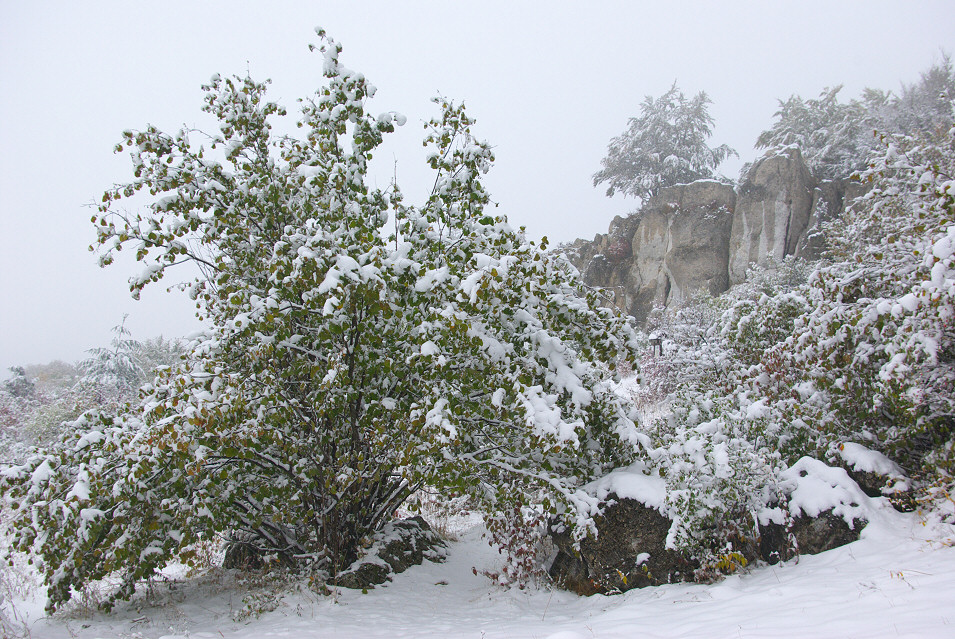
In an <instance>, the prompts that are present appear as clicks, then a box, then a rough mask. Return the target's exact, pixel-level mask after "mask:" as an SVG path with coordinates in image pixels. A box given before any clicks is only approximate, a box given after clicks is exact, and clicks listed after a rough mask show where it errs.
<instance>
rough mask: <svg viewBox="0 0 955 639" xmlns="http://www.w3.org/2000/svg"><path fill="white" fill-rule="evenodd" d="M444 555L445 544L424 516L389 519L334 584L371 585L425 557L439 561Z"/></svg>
mask: <svg viewBox="0 0 955 639" xmlns="http://www.w3.org/2000/svg"><path fill="white" fill-rule="evenodd" d="M446 557H447V544H446V543H445V542H444V541H443V540H442V539H441V538H440V537H438V535H437V534H436V533H435V532H434V531H433V530H431V526H429V525H428V522H426V521H425V520H424V519H422V518H421V517H411V518H409V519H402V520H398V521H392V522H389V523H387V524H385V525H384V526H383V527H382V529H381V530H380V531H379V532H378V533H377V534H376V535H375V537H374V539H373V540H372V543H371V546H370V547H369V549H368V552H366V553H365V555H364V556H363V557H362V558H361V559H359V560H358V561H356V562H355V563H354V564H352V565H351V566H350V567H349V568H348V570H346V571H344V572H342V573H340V574H339V575H338V576H337V577H336V578H335V580H334V584H335V585H336V586H341V587H342V588H354V589H366V588H373V587H374V586H376V585H378V584H383V583H385V582H386V581H388V580H390V579H391V575H392V574H396V573H400V572H404V571H405V570H407V569H408V568H410V567H411V566H417V565H420V564H421V563H422V562H423V561H424V560H425V559H427V560H428V561H435V562H442V561H444V560H445V558H446Z"/></svg>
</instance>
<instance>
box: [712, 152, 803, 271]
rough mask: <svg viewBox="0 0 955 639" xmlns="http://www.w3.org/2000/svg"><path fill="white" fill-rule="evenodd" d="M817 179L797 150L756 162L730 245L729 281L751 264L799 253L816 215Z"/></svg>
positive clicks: (744, 186) (744, 187)
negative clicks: (814, 208) (798, 247)
mask: <svg viewBox="0 0 955 639" xmlns="http://www.w3.org/2000/svg"><path fill="white" fill-rule="evenodd" d="M815 186H816V185H815V181H814V180H813V178H812V175H810V173H809V169H807V168H806V164H805V162H803V159H802V155H801V154H800V153H799V150H798V149H795V148H794V149H792V150H791V151H790V152H788V153H780V154H778V155H770V156H767V157H764V158H763V159H761V160H760V161H759V162H756V163H755V164H754V165H753V166H752V168H751V169H750V170H749V173H748V174H747V175H746V178H745V179H744V180H743V181H742V182H741V183H740V185H739V193H738V197H737V205H736V212H735V214H734V215H733V230H732V233H731V234H730V242H729V246H728V252H729V264H730V266H729V272H730V283H732V284H738V283H739V282H742V281H743V280H744V279H745V278H746V269H747V268H748V267H749V265H750V264H766V263H767V262H768V261H769V260H771V259H776V260H781V259H783V258H784V257H786V256H787V255H794V254H795V253H796V247H797V246H798V245H799V243H800V241H801V240H802V239H803V238H804V236H805V232H806V229H807V228H808V227H809V218H810V216H811V214H812V204H813V192H814V190H815Z"/></svg>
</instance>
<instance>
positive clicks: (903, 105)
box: [756, 55, 955, 179]
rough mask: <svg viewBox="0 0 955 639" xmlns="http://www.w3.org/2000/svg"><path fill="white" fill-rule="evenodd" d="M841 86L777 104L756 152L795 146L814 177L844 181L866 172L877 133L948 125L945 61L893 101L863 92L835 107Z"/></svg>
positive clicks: (950, 88)
mask: <svg viewBox="0 0 955 639" xmlns="http://www.w3.org/2000/svg"><path fill="white" fill-rule="evenodd" d="M841 90H842V86H841V85H840V86H836V87H832V88H826V89H823V90H822V92H821V93H820V94H819V97H818V98H810V99H808V100H804V99H803V98H801V97H800V96H798V95H793V96H791V97H790V98H789V99H788V100H785V101H783V100H780V102H779V110H778V111H776V114H775V116H776V121H775V122H774V123H773V126H772V127H770V128H769V129H768V130H766V131H763V132H762V133H761V134H760V135H759V137H758V138H757V140H756V148H765V149H770V150H774V149H779V148H783V147H786V146H789V145H796V146H798V147H799V149H800V151H801V152H802V156H803V158H804V159H805V160H806V163H807V165H808V166H809V168H810V169H811V170H812V172H813V174H814V175H815V176H816V177H818V178H821V179H840V178H847V177H849V176H850V175H852V173H853V172H855V171H861V170H863V169H865V168H866V167H867V166H868V162H869V160H870V156H872V155H873V154H875V155H878V154H879V153H880V150H881V148H882V147H881V144H880V141H879V137H878V135H876V134H875V132H876V131H878V132H880V133H882V134H891V135H908V136H914V135H937V134H939V133H940V132H943V131H945V130H947V129H948V127H950V126H951V125H952V114H951V108H950V104H951V100H952V99H953V97H955V69H953V67H952V61H951V58H950V57H949V56H947V55H946V56H943V58H942V60H941V61H940V62H938V63H936V64H934V65H932V66H931V67H930V68H929V69H928V70H927V71H925V72H923V73H922V74H921V76H920V78H919V81H918V82H915V83H912V84H903V85H902V87H901V89H900V91H899V93H898V95H896V94H894V93H892V92H891V91H882V90H879V89H872V88H866V89H865V90H864V91H863V92H862V97H861V98H860V99H852V100H849V101H848V102H840V101H839V97H838V94H839V92H840V91H841Z"/></svg>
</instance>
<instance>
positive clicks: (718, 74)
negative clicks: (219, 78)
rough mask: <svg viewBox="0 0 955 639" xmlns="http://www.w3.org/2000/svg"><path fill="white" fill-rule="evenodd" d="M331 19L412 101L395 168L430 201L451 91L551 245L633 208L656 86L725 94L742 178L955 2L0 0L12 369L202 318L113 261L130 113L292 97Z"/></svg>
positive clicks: (356, 54) (143, 118) (346, 42)
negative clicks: (262, 82) (118, 150)
mask: <svg viewBox="0 0 955 639" xmlns="http://www.w3.org/2000/svg"><path fill="white" fill-rule="evenodd" d="M315 26H322V27H324V28H325V29H326V30H327V31H328V32H329V34H330V35H331V36H332V37H334V38H335V39H337V40H338V41H339V42H341V43H342V45H343V46H344V52H343V55H342V58H341V60H342V62H343V63H344V64H345V65H346V66H348V67H350V68H352V69H355V70H358V71H361V72H362V73H364V74H365V75H366V76H367V77H368V78H369V79H370V80H371V81H372V82H373V83H374V84H375V85H376V86H377V87H378V89H379V91H378V95H377V96H376V98H375V99H374V100H373V101H372V102H371V105H370V109H371V111H373V112H384V111H392V110H393V111H398V112H401V113H404V114H405V115H406V116H408V124H407V125H406V126H405V127H403V128H402V129H399V131H398V133H396V134H395V135H393V136H392V138H391V139H390V140H389V141H388V142H387V144H386V146H385V147H384V148H383V149H382V150H381V151H380V152H379V157H378V161H379V164H378V166H377V167H376V170H375V177H374V179H376V180H377V181H378V184H379V185H381V186H385V185H387V183H388V182H389V180H390V179H391V176H392V175H393V174H394V173H395V172H397V177H398V182H399V184H400V185H401V187H402V189H403V191H404V192H405V194H406V196H407V199H408V201H409V202H414V201H421V200H422V199H423V198H424V197H425V195H426V193H427V188H428V185H429V179H430V178H429V174H428V169H427V168H426V167H425V166H424V164H423V152H422V150H421V145H420V139H421V136H422V128H421V122H423V121H425V120H427V119H429V118H430V117H432V116H433V115H434V114H435V113H436V110H435V106H434V105H433V104H431V102H430V98H431V97H432V96H433V95H435V94H437V93H439V92H440V93H441V94H443V95H445V96H447V97H449V98H452V99H455V100H464V101H465V102H466V104H467V106H468V110H469V112H470V114H471V116H472V117H475V118H477V120H478V123H477V126H476V133H477V135H478V136H479V137H482V138H484V139H487V140H488V141H490V142H491V143H492V144H493V145H494V146H495V151H496V155H497V163H496V166H495V168H494V169H493V170H492V173H491V174H490V176H489V178H488V186H489V189H490V191H491V194H492V197H493V199H494V200H495V201H496V202H498V203H499V205H500V209H499V210H500V211H502V212H503V213H505V214H506V215H507V216H508V217H509V219H510V221H511V223H512V224H514V225H515V226H517V225H525V226H526V227H527V229H528V232H529V233H530V234H531V235H532V236H535V237H539V236H541V235H547V236H548V237H549V238H550V239H551V240H552V241H569V240H572V239H574V238H577V237H587V238H591V237H593V236H594V234H596V233H600V232H605V231H606V230H607V226H608V224H609V222H610V220H611V219H612V218H613V217H614V216H616V215H623V214H626V213H627V212H629V211H630V210H632V209H633V207H634V202H633V201H632V200H628V199H625V198H622V197H620V196H617V197H616V198H613V199H608V198H607V197H605V196H604V189H602V188H594V187H593V186H592V183H591V175H592V174H593V173H594V171H596V170H597V169H598V168H599V165H600V160H601V158H602V157H603V156H604V153H605V151H606V147H607V142H608V141H609V139H610V138H611V137H613V136H614V135H617V134H619V133H620V132H622V131H623V130H624V128H625V127H626V124H627V118H628V117H630V116H634V115H637V114H638V113H639V104H640V102H641V101H642V100H643V98H644V97H645V96H647V95H653V96H659V95H660V94H661V93H663V92H665V91H666V90H667V89H668V88H669V87H670V85H671V84H672V83H673V81H674V80H676V81H678V83H679V86H680V87H681V88H682V89H683V90H684V92H686V93H687V94H692V93H695V92H697V91H700V90H705V91H706V92H707V93H708V94H709V96H710V98H711V99H712V100H713V105H712V106H711V115H713V117H714V118H715V119H716V129H715V133H714V136H713V138H712V143H713V144H721V143H728V144H729V145H730V146H733V147H734V148H736V149H737V150H738V151H739V153H740V156H741V157H740V160H739V161H734V162H731V163H727V164H726V165H725V166H724V167H723V171H724V173H726V174H727V175H730V176H733V177H735V176H736V174H737V172H738V170H739V167H740V166H741V164H742V163H743V162H744V161H749V160H752V159H754V157H755V155H756V152H755V151H754V150H753V148H752V145H753V142H754V141H755V139H756V137H757V135H758V134H759V132H760V131H762V130H763V129H765V128H768V127H769V126H770V125H771V123H772V116H773V113H774V111H775V110H776V108H777V99H778V98H785V97H788V96H789V95H791V94H793V93H796V94H800V95H802V96H803V97H813V96H816V95H818V93H819V92H820V91H821V90H822V89H823V88H824V87H826V86H832V85H836V84H844V85H845V89H844V92H843V94H842V95H843V97H844V98H849V97H853V96H856V95H858V93H859V91H860V90H861V89H862V88H863V87H865V86H872V87H878V88H883V89H896V88H898V86H899V83H900V82H902V81H905V82H912V81H914V80H916V79H917V78H918V74H919V72H920V71H923V70H925V69H926V68H928V67H929V66H930V65H931V64H932V63H933V62H934V61H937V60H938V59H939V57H940V52H941V51H946V52H949V53H953V52H955V6H953V4H952V2H951V0H940V1H936V2H916V1H912V0H909V1H906V2H876V1H874V0H866V1H864V2H813V1H807V0H803V1H801V2H728V1H723V2H712V1H707V2H664V1H662V0H661V1H660V2H652V3H651V2H636V1H633V2H596V1H595V2H575V3H569V2H555V1H551V2H521V1H519V0H509V1H505V2H497V1H495V2H484V1H482V2H451V1H443V2H394V1H392V2H356V1H350V2H343V1H334V2H333V1H325V0H309V1H306V2H282V1H279V0H275V1H272V2H242V1H239V0H230V1H227V2H208V1H203V2H196V1H194V0H192V1H188V2H180V1H171V0H166V1H164V2H150V3H146V2H131V1H130V0H122V1H116V2H75V1H70V2H43V1H41V0H37V1H33V2H22V1H21V2H16V1H14V0H0V370H2V371H5V370H6V368H7V367H9V366H13V365H17V364H29V363H42V362H47V361H51V360H53V359H63V360H66V361H75V360H77V359H81V358H82V357H83V356H84V351H85V350H86V349H89V348H92V347H95V346H101V345H105V344H106V343H108V341H109V339H110V332H109V329H110V327H112V326H114V325H116V324H118V323H119V322H120V321H121V320H122V317H123V315H124V314H125V313H128V314H129V320H128V322H127V326H128V327H129V328H130V329H131V330H132V332H133V335H134V337H138V338H146V337H152V336H155V335H159V334H164V335H166V336H167V337H170V336H181V335H185V334H187V333H189V332H191V331H193V330H195V329H197V328H198V327H199V325H198V323H197V322H196V320H195V319H194V318H193V310H194V309H192V308H191V307H190V305H189V304H188V303H187V301H186V300H185V299H184V298H183V297H182V296H181V295H180V294H178V293H176V292H173V293H166V292H165V290H164V286H162V285H160V286H159V287H158V288H155V289H154V290H149V289H148V288H147V290H146V291H145V292H144V293H143V299H142V300H141V301H140V302H133V301H132V300H131V299H130V298H129V293H128V287H127V285H126V279H127V278H128V277H129V276H130V275H132V274H133V272H134V271H135V270H136V267H135V265H134V264H133V263H131V262H118V263H117V264H115V265H113V266H111V267H109V268H107V269H100V268H99V267H97V266H96V264H95V259H94V257H93V255H92V254H91V253H89V252H88V251H87V246H88V245H89V244H90V242H91V241H92V240H93V238H94V234H93V231H92V226H91V224H90V223H89V218H90V216H91V215H92V213H93V211H92V210H91V209H90V208H88V204H89V203H90V202H92V201H93V200H95V199H98V197H99V196H100V195H101V194H102V192H103V190H104V188H106V187H108V186H110V185H111V184H113V183H114V182H121V181H125V180H127V179H129V178H130V177H131V175H130V169H129V159H128V156H125V155H114V154H113V153H112V148H113V146H114V144H115V143H116V142H117V141H118V140H119V133H120V132H121V131H122V130H123V129H125V128H142V127H144V126H145V125H146V124H147V123H149V124H154V125H156V126H159V127H160V128H162V129H164V130H167V131H169V132H173V131H175V130H177V129H178V128H179V127H180V126H182V125H183V124H188V125H190V126H193V125H197V126H201V127H204V128H209V127H208V122H207V120H205V119H204V117H203V115H204V114H202V113H201V111H200V106H201V104H202V102H201V100H202V94H201V91H200V88H199V87H200V84H202V83H203V82H205V81H207V80H208V78H209V77H210V76H211V75H212V74H213V73H217V72H218V73H223V74H240V75H244V74H245V73H246V71H249V72H251V74H252V76H253V77H254V78H257V79H264V78H271V79H272V80H273V91H272V94H271V95H272V97H273V99H276V100H278V101H279V102H281V103H283V104H284V105H285V106H287V107H289V110H290V112H294V110H295V106H296V105H295V98H297V97H300V96H304V95H307V94H309V93H311V92H312V91H314V89H315V88H316V87H317V86H318V85H319V83H320V82H321V80H322V78H321V65H320V59H319V57H318V56H317V55H315V54H310V53H309V52H308V48H307V45H308V43H309V42H314V41H315V36H314V34H313V28H314V27H315ZM170 283H172V282H170ZM0 376H2V374H0Z"/></svg>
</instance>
